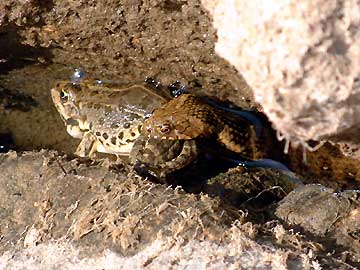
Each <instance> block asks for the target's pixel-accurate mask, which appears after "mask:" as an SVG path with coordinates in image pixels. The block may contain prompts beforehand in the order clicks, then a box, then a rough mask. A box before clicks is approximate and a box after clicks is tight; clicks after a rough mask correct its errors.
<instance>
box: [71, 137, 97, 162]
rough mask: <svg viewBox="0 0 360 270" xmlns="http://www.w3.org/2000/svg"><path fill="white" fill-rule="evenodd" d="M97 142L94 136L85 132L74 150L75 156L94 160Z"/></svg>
mask: <svg viewBox="0 0 360 270" xmlns="http://www.w3.org/2000/svg"><path fill="white" fill-rule="evenodd" d="M97 144H98V141H97V138H96V136H95V135H93V134H92V133H91V132H89V131H88V132H85V133H84V135H83V138H82V140H81V142H80V144H79V145H78V147H77V148H76V151H75V155H77V156H79V157H86V156H88V157H90V158H94V157H95V153H96V152H97V148H98V145H97Z"/></svg>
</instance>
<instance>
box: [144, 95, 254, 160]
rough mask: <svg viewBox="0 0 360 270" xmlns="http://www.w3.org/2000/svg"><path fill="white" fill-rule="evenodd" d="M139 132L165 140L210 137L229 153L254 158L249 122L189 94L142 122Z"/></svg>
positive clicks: (251, 129)
mask: <svg viewBox="0 0 360 270" xmlns="http://www.w3.org/2000/svg"><path fill="white" fill-rule="evenodd" d="M143 131H144V132H146V133H148V134H149V135H150V136H152V137H154V138H161V139H168V140H191V139H196V138H203V137H209V136H214V137H216V138H217V140H218V141H219V142H220V143H222V144H223V145H224V146H225V147H227V148H228V149H229V150H231V151H234V152H237V153H240V154H241V155H243V156H245V157H247V158H251V159H256V158H258V157H257V156H256V153H257V150H256V134H255V129H254V126H253V125H252V124H251V123H250V122H249V121H247V120H245V119H243V118H242V117H240V116H237V115H236V116H235V115H229V113H227V112H225V111H223V110H221V109H219V108H216V107H215V106H212V105H210V104H209V103H207V102H206V101H205V100H204V99H203V98H201V97H198V96H195V95H193V94H183V95H181V96H179V97H176V98H174V99H172V100H171V101H169V102H168V103H166V104H165V105H163V106H162V107H160V108H159V109H156V110H155V111H154V113H153V114H152V116H151V117H150V118H149V119H147V120H146V121H145V123H144V126H143Z"/></svg>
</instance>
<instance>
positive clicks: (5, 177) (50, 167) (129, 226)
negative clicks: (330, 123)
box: [0, 0, 359, 269]
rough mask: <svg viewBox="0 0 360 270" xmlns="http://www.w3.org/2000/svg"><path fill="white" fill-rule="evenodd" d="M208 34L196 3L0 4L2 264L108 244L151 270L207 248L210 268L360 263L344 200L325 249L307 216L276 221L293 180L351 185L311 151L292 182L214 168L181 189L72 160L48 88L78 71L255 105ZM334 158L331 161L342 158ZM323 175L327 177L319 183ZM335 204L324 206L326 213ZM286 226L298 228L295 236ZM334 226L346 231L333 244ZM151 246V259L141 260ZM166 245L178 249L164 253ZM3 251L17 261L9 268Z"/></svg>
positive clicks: (122, 169)
mask: <svg viewBox="0 0 360 270" xmlns="http://www.w3.org/2000/svg"><path fill="white" fill-rule="evenodd" d="M215 40H216V35H215V32H214V29H213V28H212V27H211V22H210V19H209V17H208V16H207V14H206V12H205V11H204V9H203V8H202V7H201V5H200V2H199V1H195V0H194V1H174V0H167V1H152V0H149V1H133V0H131V1H121V3H119V1H112V0H108V1H98V2H96V1H90V2H89V1H77V2H67V1H60V0H58V1H35V0H33V1H25V2H19V1H5V3H1V4H0V47H1V51H0V140H1V141H0V149H1V151H0V152H8V150H9V149H13V150H16V151H17V152H13V151H11V152H8V153H7V154H0V171H1V172H2V173H1V175H0V221H1V222H0V243H1V245H0V252H1V253H2V254H3V256H2V257H0V266H3V265H4V267H8V268H9V269H19V268H21V267H20V262H23V263H25V262H27V263H29V261H27V260H29V258H32V259H33V261H36V258H41V257H43V258H44V257H46V258H53V257H51V256H50V255H49V254H46V256H44V252H46V251H48V252H49V247H51V248H52V249H53V250H54V252H55V250H58V249H57V248H59V247H60V248H59V250H60V251H61V252H62V250H63V249H66V250H68V251H69V253H66V254H67V255H66V256H68V257H66V258H73V257H75V255H74V254H76V258H78V257H79V260H77V261H76V260H75V261H71V260H70V259H69V260H70V261H71V265H73V267H74V265H76V264H77V263H79V261H81V259H84V258H90V257H92V256H95V257H96V258H101V256H105V257H106V256H109V254H108V253H106V252H107V250H108V249H110V250H111V252H114V254H115V255H114V256H127V257H121V258H122V259H123V258H130V259H131V260H132V262H134V261H136V256H137V254H148V255H149V254H151V256H150V255H149V257H147V260H146V261H142V262H141V263H140V265H141V266H142V267H148V268H149V269H155V268H156V265H157V263H159V261H158V260H160V258H162V256H167V257H168V258H174V259H173V260H172V261H171V260H170V261H169V262H168V261H167V263H169V265H172V267H173V268H174V269H177V268H176V267H178V269H181V265H182V264H181V263H186V262H187V261H189V260H190V258H194V257H192V256H191V253H190V255H189V252H188V251H186V249H190V250H191V249H193V250H194V253H193V254H197V253H196V252H200V251H203V250H207V248H208V249H209V252H208V254H205V255H204V254H201V255H196V256H199V258H202V259H203V260H204V261H205V262H206V261H208V262H209V261H210V264H211V265H216V262H219V261H223V262H226V263H227V264H226V265H225V266H224V265H223V266H219V267H220V268H224V267H230V265H232V266H234V267H236V266H239V265H237V264H236V262H237V261H238V262H241V265H243V266H244V267H245V265H248V266H247V267H245V268H244V269H251V268H252V267H253V268H254V267H255V266H256V265H263V266H264V268H265V269H319V268H316V265H317V264H319V265H321V266H322V267H323V269H327V268H326V267H330V268H329V269H354V268H355V269H356V267H359V265H358V264H359V254H358V250H356V249H354V248H352V247H356V245H357V244H358V241H359V240H358V229H357V228H358V224H357V223H356V222H355V221H354V219H353V217H357V213H358V212H356V211H358V209H359V204H358V199H356V198H353V197H351V199H348V197H346V198H347V199H346V200H347V201H348V202H349V207H348V208H346V211H345V210H344V213H343V214H342V215H341V217H339V218H338V219H337V221H336V223H335V225H334V224H332V225H331V226H335V227H332V229H331V230H329V233H330V234H329V235H331V239H332V242H331V241H330V242H331V243H328V242H326V241H324V239H326V238H327V237H328V235H327V234H326V233H327V232H326V233H322V234H321V235H318V231H317V230H312V229H311V228H312V227H311V226H310V227H309V226H307V225H308V224H312V221H311V217H313V218H314V219H316V218H317V217H316V214H317V212H316V211H315V210H316V209H314V211H313V212H307V213H306V214H303V213H302V212H299V215H300V216H303V215H306V216H307V217H309V220H310V221H307V220H306V221H303V220H302V219H298V218H293V219H292V223H294V224H295V225H297V226H293V224H289V223H288V222H287V220H286V218H284V217H283V216H281V215H279V217H277V216H276V215H275V213H277V214H278V213H279V211H280V210H279V209H284V207H288V209H292V208H291V207H293V205H294V204H295V205H296V204H298V203H299V202H298V201H295V202H293V203H288V202H289V200H290V199H285V201H282V200H283V198H288V197H286V196H287V194H289V193H290V192H291V191H292V190H293V189H295V190H298V188H300V189H301V188H302V187H301V186H302V184H301V181H303V182H304V183H319V182H320V183H322V184H325V185H327V184H329V185H328V186H330V187H334V188H343V189H345V188H353V187H356V186H358V173H357V171H352V170H350V169H346V172H347V171H349V172H351V173H352V174H353V175H354V176H353V177H352V178H351V181H350V180H349V179H348V175H349V174H346V173H345V176H341V174H342V173H343V171H342V167H340V168H339V169H338V170H337V171H334V170H331V171H330V172H329V173H326V174H325V173H323V172H322V171H321V172H319V173H318V174H316V173H312V171H315V172H317V171H316V170H318V169H319V168H320V166H323V164H321V163H320V159H319V158H316V157H314V158H313V157H312V155H309V156H308V164H309V166H314V168H313V169H311V170H309V169H307V168H306V167H302V166H304V165H303V164H304V163H303V162H302V152H301V151H298V152H296V153H295V154H292V155H291V157H293V158H291V160H290V162H289V163H288V165H291V166H290V168H291V169H295V168H297V167H299V168H300V169H299V170H298V171H299V172H300V173H301V176H300V175H296V174H293V173H287V172H286V173H285V172H281V171H278V170H272V169H265V168H258V169H251V170H244V169H243V168H241V167H237V168H234V169H231V170H227V169H223V170H220V171H217V174H216V175H215V176H214V175H209V176H208V178H210V179H204V178H203V177H202V176H201V175H200V176H198V177H197V176H196V174H191V173H190V174H189V175H187V176H186V177H183V179H181V181H180V183H181V184H182V185H183V188H176V187H174V186H172V187H167V186H166V185H160V184H157V183H154V182H151V181H149V180H148V179H144V178H141V177H139V176H136V175H135V173H134V172H133V171H132V169H131V167H129V166H128V165H127V164H126V163H124V164H123V165H120V166H117V167H116V168H109V167H108V166H107V164H108V163H107V162H106V161H97V162H91V161H89V160H87V159H79V158H76V157H74V156H73V155H72V153H73V152H74V149H75V148H76V146H77V144H78V143H79V141H78V140H76V139H73V138H71V137H70V136H69V135H68V134H67V133H66V131H65V129H64V126H63V123H62V121H61V119H60V118H59V116H58V114H57V112H56V110H55V108H54V106H53V104H52V102H51V98H50V91H49V90H50V88H51V87H52V86H53V85H54V84H55V82H56V81H57V80H63V79H69V78H70V76H71V75H72V74H73V72H74V69H75V68H81V69H83V70H84V71H85V72H86V73H87V74H89V75H90V76H92V77H97V78H100V79H104V80H113V81H124V82H136V81H143V80H144V79H145V78H146V77H153V78H156V79H157V80H159V81H161V82H162V83H164V84H168V83H172V82H174V81H176V80H179V81H180V82H181V83H183V84H184V85H186V86H188V87H189V89H191V91H193V92H195V93H205V94H208V95H211V96H216V97H218V98H219V99H220V100H223V101H226V102H228V103H234V104H235V105H237V106H239V107H242V108H257V109H259V110H260V111H261V108H260V107H259V105H257V104H256V103H255V102H254V100H253V97H252V92H251V89H250V88H249V87H248V86H247V84H246V83H245V81H244V80H243V79H242V77H241V76H240V75H239V74H238V73H237V72H236V71H235V69H234V68H233V67H232V66H230V65H229V64H228V63H227V62H225V61H224V60H223V59H221V58H220V57H219V56H217V55H216V54H215V52H214V42H215ZM282 147H283V146H281V147H276V148H277V149H276V151H275V152H276V153H275V154H276V155H278V156H282V157H283V158H284V161H286V160H288V157H287V156H284V155H283V154H282ZM40 149H47V150H40ZM329 152H331V151H328V152H326V151H325V152H324V153H325V154H324V156H326V157H327V154H326V153H329ZM64 154H67V155H64ZM338 160H339V159H334V160H333V161H332V163H333V164H339V163H337V161H338ZM315 161H319V165H317V166H315V165H314V164H316V162H315ZM341 164H343V166H350V165H349V164H351V162H348V160H344V162H343V163H341ZM205 165H206V164H205ZM205 165H202V166H205ZM338 166H339V165H338ZM354 166H355V167H356V166H358V165H357V164H355V163H354ZM331 168H333V167H331ZM345 168H348V167H345ZM328 177H329V178H330V177H332V178H334V179H335V180H336V181H334V182H331V183H326V179H327V178H328ZM339 179H340V180H339ZM299 186H300V187H299ZM306 187H307V186H306ZM315 187H316V188H315V190H316V192H320V191H318V189H317V187H318V186H315ZM310 189H311V188H310ZM301 192H302V193H300V194H304V195H302V196H303V197H305V198H307V197H306V196H307V195H306V194H307V193H306V192H304V191H301ZM307 192H309V191H307ZM324 192H325V193H324V194H325V195H326V196H332V195H331V194H337V193H335V191H334V190H328V189H324ZM320 193H321V192H320ZM290 194H292V193H290ZM354 194H356V192H355V193H354ZM325 195H324V196H325ZM341 196H342V195H341ZM289 198H291V197H289ZM310 202H311V200H310ZM342 202H343V200H339V201H335V202H333V204H331V205H329V206H328V208H326V206H323V208H321V209H323V211H329V212H333V208H334V207H335V208H336V207H340V206H342V205H343V204H342ZM315 203H316V202H314V204H315ZM337 203H338V204H337ZM279 205H280V206H279ZM279 207H280V208H279ZM281 207H282V208H281ZM341 209H342V208H341ZM282 211H285V212H286V211H290V210H282ZM291 211H292V212H294V213H293V215H296V214H297V213H298V212H297V211H298V210H296V211H295V210H291ZM339 211H340V210H339ZM311 214H314V215H313V216H312V215H311ZM336 214H337V215H338V212H336ZM330 217H331V218H333V217H334V216H331V215H330ZM316 221H317V222H318V223H314V224H316V228H321V226H325V225H326V224H329V220H327V219H320V218H318V219H316ZM321 222H322V223H321ZM297 227H301V228H305V231H304V230H299V231H296V233H294V228H297ZM333 228H337V229H333ZM344 232H349V234H348V235H351V237H349V236H347V237H344V235H345V234H344ZM344 239H345V240H344ZM53 241H56V243H55V244H54V242H53ZM156 241H161V243H162V244H161V245H160V246H161V248H160V249H156V248H150V250H149V247H152V245H155V243H158V242H156ZM193 241H195V244H194V242H193ZM334 243H335V244H334ZM201 244H202V245H204V246H205V248H204V246H203V247H201ZM214 244H216V247H214V248H213V247H212V245H214ZM69 245H70V246H69ZM212 248H213V249H212ZM234 248H235V250H236V251H234ZM332 249H334V250H335V251H334V252H333V254H332V255H331V256H330V255H329V252H330V251H331V252H332ZM155 250H156V252H158V253H152V252H155ZM60 251H59V252H60ZM70 251H71V252H72V251H74V253H71V252H70ZM170 251H171V252H175V255H169V253H166V252H170ZM244 251H246V252H244ZM27 252H29V253H27ZM61 252H60V253H61ZM104 252H105V253H104ZM141 252H143V253H141ZM176 252H177V253H176ZM222 252H223V253H222ZM231 252H233V253H231ZM205 253H206V252H205ZM310 253H311V254H310ZM14 254H16V257H17V258H19V260H15V261H14V260H11V258H12V256H14ZM54 254H55V253H54ZM61 254H62V255H63V256H64V257H63V258H64V261H66V260H65V253H64V252H63V253H61ZM104 254H105V255H104ZM111 254H112V253H111ZM229 254H233V258H230V257H229V256H228V255H229ZM249 254H250V255H249ZM59 256H60V255H56V256H55V257H59ZM171 256H173V257H171ZM176 256H178V259H176ZM217 256H218V257H217ZM246 256H249V257H246ZM60 257H61V256H60ZM20 258H21V259H20ZM255 258H257V259H255ZM52 260H53V261H54V258H53V259H49V262H51V261H52ZM82 262H84V261H82ZM84 263H85V262H84ZM246 263H248V264H246ZM94 264H96V263H94ZM177 264H178V265H177ZM25 265H26V263H25ZM96 265H97V266H98V267H99V268H100V266H99V265H101V264H96ZM160 265H161V264H160ZM205 265H206V264H205ZM0 268H1V267H0ZM198 268H199V269H201V267H198ZM237 268H239V269H240V267H237ZM69 269H70V268H69ZM73 269H75V268H73Z"/></svg>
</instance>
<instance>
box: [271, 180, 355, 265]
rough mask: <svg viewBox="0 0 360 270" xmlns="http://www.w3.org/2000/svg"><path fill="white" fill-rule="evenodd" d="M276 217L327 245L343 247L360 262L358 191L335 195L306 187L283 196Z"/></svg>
mask: <svg viewBox="0 0 360 270" xmlns="http://www.w3.org/2000/svg"><path fill="white" fill-rule="evenodd" d="M276 215H277V216H278V217H279V218H281V219H283V220H285V221H286V222H287V223H288V224H292V225H294V224H296V225H299V226H301V227H302V228H303V229H304V230H306V231H307V232H310V233H312V234H315V235H318V236H325V237H326V241H328V242H331V241H334V242H335V243H337V244H338V245H342V246H346V247H347V248H348V250H351V251H354V253H353V254H351V255H350V254H349V255H350V256H353V259H354V260H356V261H357V262H360V242H359V240H360V235H359V231H360V196H359V191H345V192H337V193H335V192H334V190H332V189H329V188H326V187H324V186H321V185H306V186H304V187H301V188H298V189H296V190H295V191H293V192H291V193H290V194H289V195H288V196H286V198H285V199H283V200H282V201H281V202H280V205H279V207H278V208H277V209H276ZM323 241H324V240H323Z"/></svg>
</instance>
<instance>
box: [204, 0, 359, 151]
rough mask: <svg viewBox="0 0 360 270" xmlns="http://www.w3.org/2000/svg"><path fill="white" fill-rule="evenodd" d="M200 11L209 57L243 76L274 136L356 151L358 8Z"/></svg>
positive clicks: (258, 4)
mask: <svg viewBox="0 0 360 270" xmlns="http://www.w3.org/2000/svg"><path fill="white" fill-rule="evenodd" d="M202 4H203V5H204V6H205V7H206V9H207V10H208V11H209V13H210V14H211V16H212V17H213V25H214V27H215V28H216V30H217V35H218V40H217V42H216V47H215V49H216V52H217V53H218V54H219V55H220V56H222V57H224V58H225V59H226V60H228V61H229V62H230V63H232V64H233V65H234V66H235V67H236V68H237V70H238V71H239V72H240V73H241V74H242V75H243V76H244V78H245V79H246V81H247V82H248V83H249V85H250V86H251V87H252V89H253V90H254V94H255V98H256V100H257V101H258V102H260V103H261V105H262V106H263V108H264V112H265V113H266V114H267V115H268V117H269V118H270V120H271V121H272V123H273V125H274V127H275V128H276V129H277V130H278V131H279V133H280V134H281V136H284V137H285V138H286V139H287V140H291V141H293V142H302V143H303V142H304V141H307V140H310V139H312V140H321V139H328V138H330V137H331V139H332V140H333V141H343V142H349V143H355V145H358V144H359V136H358V134H359V132H360V128H359V127H360V117H358V115H359V113H360V105H359V104H360V102H359V100H360V86H359V80H360V61H359V59H360V46H359V44H360V31H359V29H360V1H359V0H347V1H345V0H339V1H326V0H317V1H301V2H299V1H295V0H293V1H291V0H273V1H263V0H257V1H237V0H230V1H225V0H224V1H221V0H218V1H213V0H202ZM348 147H352V148H353V149H354V148H356V146H354V145H352V146H349V145H348ZM355 150H356V151H357V150H358V148H356V149H355ZM355 150H354V151H353V152H356V151H355ZM353 154H354V153H353Z"/></svg>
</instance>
